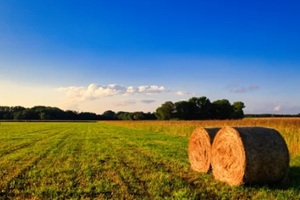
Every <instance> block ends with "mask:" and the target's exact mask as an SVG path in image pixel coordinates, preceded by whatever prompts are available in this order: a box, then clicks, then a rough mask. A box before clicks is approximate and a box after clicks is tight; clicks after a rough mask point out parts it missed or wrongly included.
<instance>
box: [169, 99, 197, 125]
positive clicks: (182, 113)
mask: <svg viewBox="0 0 300 200" xmlns="http://www.w3.org/2000/svg"><path fill="white" fill-rule="evenodd" d="M195 111H196V110H195V106H194V104H193V103H192V102H187V101H179V102H176V103H175V111H174V116H175V118H178V119H184V120H192V119H196V115H195Z"/></svg>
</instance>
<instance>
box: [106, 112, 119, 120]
mask: <svg viewBox="0 0 300 200" xmlns="http://www.w3.org/2000/svg"><path fill="white" fill-rule="evenodd" d="M102 116H103V119H105V120H115V119H118V117H117V115H116V113H115V112H114V111H112V110H107V111H105V112H104V113H103V114H102Z"/></svg>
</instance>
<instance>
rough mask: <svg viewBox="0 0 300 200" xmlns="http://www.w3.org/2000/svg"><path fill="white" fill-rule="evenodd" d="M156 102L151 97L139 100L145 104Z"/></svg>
mask: <svg viewBox="0 0 300 200" xmlns="http://www.w3.org/2000/svg"><path fill="white" fill-rule="evenodd" d="M154 102H156V101H155V100H151V99H144V100H141V103H145V104H150V103H154Z"/></svg>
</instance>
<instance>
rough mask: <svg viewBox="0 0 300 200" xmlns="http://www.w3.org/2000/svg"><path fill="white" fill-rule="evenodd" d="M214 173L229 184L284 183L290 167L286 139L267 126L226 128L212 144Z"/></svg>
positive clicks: (217, 177) (218, 178)
mask: <svg viewBox="0 0 300 200" xmlns="http://www.w3.org/2000/svg"><path fill="white" fill-rule="evenodd" d="M211 165H212V170H213V175H214V177H215V178H216V179H217V180H220V181H223V182H227V183H228V184H229V185H241V184H244V183H249V184H252V183H254V184H265V183H273V182H279V181H281V180H282V179H283V178H284V177H285V176H286V174H287V171H288V168H289V152H288V148H287V145H286V143H285V141H284V139H283V138H282V136H281V135H280V134H279V132H277V131H276V130H274V129H270V128H263V127H235V128H232V127H224V128H222V129H221V130H220V131H219V132H218V134H217V135H216V136H215V139H214V142H213V145H212V163H211Z"/></svg>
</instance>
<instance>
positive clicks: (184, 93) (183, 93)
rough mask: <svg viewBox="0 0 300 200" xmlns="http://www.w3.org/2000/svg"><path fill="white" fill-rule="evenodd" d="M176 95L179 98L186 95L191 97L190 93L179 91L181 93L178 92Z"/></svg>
mask: <svg viewBox="0 0 300 200" xmlns="http://www.w3.org/2000/svg"><path fill="white" fill-rule="evenodd" d="M175 94H176V95H178V96H184V95H190V92H188V91H182V90H179V91H176V92H175Z"/></svg>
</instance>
